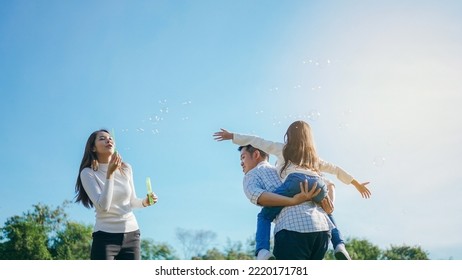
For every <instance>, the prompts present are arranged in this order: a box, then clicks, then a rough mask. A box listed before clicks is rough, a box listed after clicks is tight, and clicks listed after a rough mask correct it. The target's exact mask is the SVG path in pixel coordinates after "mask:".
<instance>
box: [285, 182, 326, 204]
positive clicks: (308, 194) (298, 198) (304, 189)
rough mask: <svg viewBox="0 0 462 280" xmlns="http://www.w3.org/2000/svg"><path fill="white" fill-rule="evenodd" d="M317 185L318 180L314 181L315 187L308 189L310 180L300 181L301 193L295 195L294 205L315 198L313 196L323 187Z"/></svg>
mask: <svg viewBox="0 0 462 280" xmlns="http://www.w3.org/2000/svg"><path fill="white" fill-rule="evenodd" d="M316 185H317V184H316V182H314V184H313V187H312V188H311V190H310V191H308V181H307V180H305V182H303V183H302V182H300V193H298V194H296V195H294V197H293V198H292V199H293V200H294V204H293V205H298V204H300V203H302V202H305V201H309V200H311V199H313V197H315V196H317V195H318V194H319V192H321V189H320V188H317V187H316Z"/></svg>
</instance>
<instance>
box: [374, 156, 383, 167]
mask: <svg viewBox="0 0 462 280" xmlns="http://www.w3.org/2000/svg"><path fill="white" fill-rule="evenodd" d="M372 164H373V165H374V166H376V167H382V166H383V165H384V164H385V157H383V156H380V155H379V156H375V157H374V159H373V160H372Z"/></svg>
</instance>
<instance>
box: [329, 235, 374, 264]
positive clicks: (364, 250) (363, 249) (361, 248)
mask: <svg viewBox="0 0 462 280" xmlns="http://www.w3.org/2000/svg"><path fill="white" fill-rule="evenodd" d="M345 247H346V249H347V251H348V253H349V254H350V257H351V259H353V260H378V259H379V258H380V256H381V254H382V251H381V250H380V248H379V247H378V246H376V245H374V244H372V243H370V242H369V241H367V240H366V239H357V238H348V239H347V240H346V242H345ZM324 259H325V260H335V257H334V250H331V249H329V250H328V251H327V253H326V256H325V257H324Z"/></svg>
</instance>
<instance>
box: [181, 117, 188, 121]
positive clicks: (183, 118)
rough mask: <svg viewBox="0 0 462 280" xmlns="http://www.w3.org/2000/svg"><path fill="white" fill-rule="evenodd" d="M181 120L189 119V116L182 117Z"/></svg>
mask: <svg viewBox="0 0 462 280" xmlns="http://www.w3.org/2000/svg"><path fill="white" fill-rule="evenodd" d="M181 120H182V121H187V120H189V117H182V118H181Z"/></svg>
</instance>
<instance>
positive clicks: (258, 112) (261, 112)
mask: <svg viewBox="0 0 462 280" xmlns="http://www.w3.org/2000/svg"><path fill="white" fill-rule="evenodd" d="M255 114H256V115H258V114H263V110H260V111H256V112H255Z"/></svg>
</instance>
